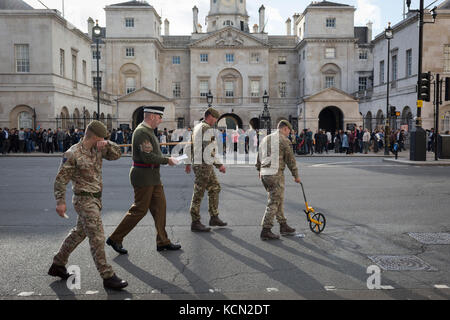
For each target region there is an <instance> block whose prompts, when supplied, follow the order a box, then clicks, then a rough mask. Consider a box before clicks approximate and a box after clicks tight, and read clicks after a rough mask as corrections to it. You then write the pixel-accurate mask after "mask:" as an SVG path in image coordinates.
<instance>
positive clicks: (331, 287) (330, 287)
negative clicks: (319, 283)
mask: <svg viewBox="0 0 450 320" xmlns="http://www.w3.org/2000/svg"><path fill="white" fill-rule="evenodd" d="M324 288H325V290H327V291H336V290H337V289H336V287H334V286H325V287H324Z"/></svg>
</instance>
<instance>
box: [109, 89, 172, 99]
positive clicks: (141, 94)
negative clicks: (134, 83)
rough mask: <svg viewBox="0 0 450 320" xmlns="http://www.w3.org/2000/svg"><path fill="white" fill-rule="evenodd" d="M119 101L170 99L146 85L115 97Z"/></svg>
mask: <svg viewBox="0 0 450 320" xmlns="http://www.w3.org/2000/svg"><path fill="white" fill-rule="evenodd" d="M117 101H119V102H150V101H151V102H171V101H172V100H171V99H169V98H167V97H165V96H163V95H161V94H159V93H157V92H155V91H153V90H150V89H148V88H146V87H142V88H140V89H138V90H136V91H134V92H131V93H129V94H127V95H124V96H122V97H120V98H119V99H117Z"/></svg>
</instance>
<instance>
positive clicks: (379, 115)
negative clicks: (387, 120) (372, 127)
mask: <svg viewBox="0 0 450 320" xmlns="http://www.w3.org/2000/svg"><path fill="white" fill-rule="evenodd" d="M376 124H377V129H380V128H381V127H383V126H384V114H383V111H382V110H381V109H380V110H378V112H377V119H376Z"/></svg>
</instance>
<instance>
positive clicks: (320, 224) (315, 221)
mask: <svg viewBox="0 0 450 320" xmlns="http://www.w3.org/2000/svg"><path fill="white" fill-rule="evenodd" d="M326 223H327V220H326V219H325V216H324V215H323V214H321V213H316V214H314V215H313V217H312V219H311V220H310V221H309V228H310V229H311V231H312V232H314V233H316V234H319V233H321V232H322V231H323V230H324V229H325V225H326Z"/></svg>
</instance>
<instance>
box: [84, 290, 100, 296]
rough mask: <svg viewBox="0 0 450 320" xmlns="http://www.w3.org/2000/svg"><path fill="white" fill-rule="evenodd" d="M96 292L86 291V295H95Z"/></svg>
mask: <svg viewBox="0 0 450 320" xmlns="http://www.w3.org/2000/svg"><path fill="white" fill-rule="evenodd" d="M97 293H98V291H86V294H89V295H92V294H97Z"/></svg>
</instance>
